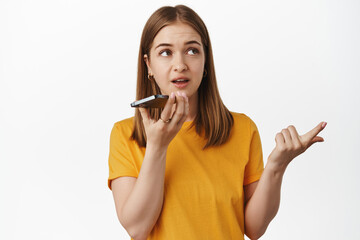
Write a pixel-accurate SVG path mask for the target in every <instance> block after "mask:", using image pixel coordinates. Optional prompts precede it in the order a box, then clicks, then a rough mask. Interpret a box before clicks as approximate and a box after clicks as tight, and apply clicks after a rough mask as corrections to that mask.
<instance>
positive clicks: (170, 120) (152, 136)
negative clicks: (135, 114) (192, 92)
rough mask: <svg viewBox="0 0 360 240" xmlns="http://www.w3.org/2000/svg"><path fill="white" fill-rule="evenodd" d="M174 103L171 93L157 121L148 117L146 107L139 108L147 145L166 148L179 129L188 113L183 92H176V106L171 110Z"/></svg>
mask: <svg viewBox="0 0 360 240" xmlns="http://www.w3.org/2000/svg"><path fill="white" fill-rule="evenodd" d="M174 104H175V94H174V93H171V94H170V97H169V100H168V101H167V102H166V105H165V107H164V109H163V111H162V112H161V117H160V119H159V120H158V121H155V120H154V119H151V118H150V116H149V112H148V110H147V109H146V108H139V110H140V114H141V117H142V119H143V124H144V127H145V133H146V142H147V146H149V145H150V146H157V147H166V148H167V146H168V145H169V144H170V142H171V140H172V139H173V138H174V137H175V136H176V134H177V133H178V132H179V131H180V129H181V126H182V125H183V123H184V122H185V120H186V117H187V115H188V113H189V100H188V97H187V96H186V94H185V93H180V92H177V94H176V108H175V111H174V112H173V106H174Z"/></svg>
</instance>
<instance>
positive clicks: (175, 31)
mask: <svg viewBox="0 0 360 240" xmlns="http://www.w3.org/2000/svg"><path fill="white" fill-rule="evenodd" d="M191 40H196V41H198V42H199V43H201V37H200V35H199V33H198V32H197V31H195V29H194V28H192V27H191V26H190V25H188V24H185V23H182V22H175V23H173V24H170V25H168V26H166V27H164V28H162V29H161V30H160V31H159V32H158V34H157V35H156V36H155V38H154V41H153V46H156V45H157V44H160V43H171V44H176V43H182V42H186V41H191Z"/></svg>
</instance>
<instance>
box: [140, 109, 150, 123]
mask: <svg viewBox="0 0 360 240" xmlns="http://www.w3.org/2000/svg"><path fill="white" fill-rule="evenodd" d="M138 109H139V112H140V115H141V118H142V120H143V122H144V123H148V122H149V120H150V115H149V111H148V110H147V109H146V108H138Z"/></svg>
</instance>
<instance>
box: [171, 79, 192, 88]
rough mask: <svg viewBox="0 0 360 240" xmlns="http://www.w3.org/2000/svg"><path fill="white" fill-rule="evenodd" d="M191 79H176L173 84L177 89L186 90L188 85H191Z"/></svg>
mask: <svg viewBox="0 0 360 240" xmlns="http://www.w3.org/2000/svg"><path fill="white" fill-rule="evenodd" d="M189 81H190V80H189V79H186V78H178V79H174V80H172V81H171V82H172V83H173V84H174V85H175V87H176V88H179V89H181V88H185V87H186V86H187V85H188V83H189Z"/></svg>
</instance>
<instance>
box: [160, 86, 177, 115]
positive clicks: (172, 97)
mask: <svg viewBox="0 0 360 240" xmlns="http://www.w3.org/2000/svg"><path fill="white" fill-rule="evenodd" d="M174 103H175V94H174V93H173V92H172V93H171V94H170V96H169V99H168V100H167V102H166V104H165V107H164V109H163V110H162V112H161V119H162V120H164V121H167V120H168V119H170V118H171V111H172V106H173V105H174Z"/></svg>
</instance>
